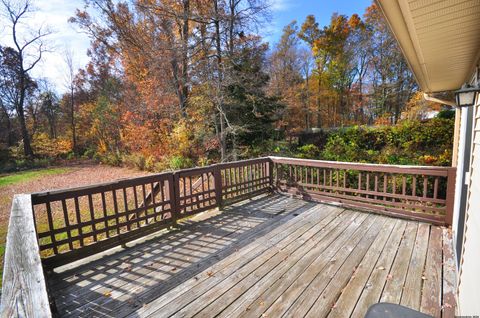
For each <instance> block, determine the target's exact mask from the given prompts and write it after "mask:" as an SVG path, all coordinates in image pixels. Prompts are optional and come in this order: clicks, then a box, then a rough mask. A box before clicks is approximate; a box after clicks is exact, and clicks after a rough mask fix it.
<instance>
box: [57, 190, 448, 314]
mask: <svg viewBox="0 0 480 318" xmlns="http://www.w3.org/2000/svg"><path fill="white" fill-rule="evenodd" d="M451 245H452V244H451V237H450V233H449V232H448V230H446V229H445V228H442V227H437V226H434V225H430V224H427V223H422V222H417V221H406V220H402V219H396V218H391V217H387V216H381V215H377V214H370V213H364V212H357V211H353V210H346V209H342V208H339V207H335V206H331V205H323V204H316V203H311V202H306V201H301V200H298V199H292V198H288V197H285V196H279V195H275V196H267V197H263V198H259V199H256V200H253V201H251V202H248V203H240V204H237V205H234V206H230V207H228V208H226V209H225V210H224V211H223V212H222V213H218V212H207V213H205V214H204V215H199V216H196V217H195V218H193V219H191V220H189V221H185V222H183V223H182V224H181V225H180V227H179V229H178V230H174V231H172V232H169V233H165V234H163V235H161V236H157V237H155V238H151V239H150V240H148V241H146V242H142V243H139V244H136V245H135V246H130V247H127V248H125V249H123V250H121V251H118V252H117V253H114V254H112V255H107V256H104V257H103V258H100V259H97V260H94V261H90V262H86V263H85V264H83V265H79V266H78V267H76V268H74V269H67V270H65V271H64V272H58V273H54V274H50V275H49V277H48V285H49V290H50V292H51V294H52V295H53V298H54V300H55V303H56V307H57V310H58V313H59V315H60V316H84V317H167V316H172V315H173V316H178V317H184V316H185V317H191V316H196V317H213V316H220V317H238V316H245V317H259V316H262V315H263V316H264V317H280V316H287V317H302V316H308V317H326V316H328V317H349V316H352V317H363V316H364V314H365V312H366V310H367V308H368V307H369V306H370V305H371V304H374V303H377V302H379V301H386V302H393V303H400V304H403V305H405V306H407V307H410V308H414V309H417V310H420V311H422V312H425V313H428V314H431V315H433V316H436V317H440V316H442V315H443V317H448V316H450V315H452V316H453V312H454V305H455V303H454V297H453V286H454V281H455V276H454V260H453V255H452V250H451Z"/></svg>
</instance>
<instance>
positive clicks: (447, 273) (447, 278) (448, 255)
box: [442, 229, 457, 318]
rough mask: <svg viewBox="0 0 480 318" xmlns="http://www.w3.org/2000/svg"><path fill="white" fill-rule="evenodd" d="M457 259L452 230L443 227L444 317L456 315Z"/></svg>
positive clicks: (450, 317)
mask: <svg viewBox="0 0 480 318" xmlns="http://www.w3.org/2000/svg"><path fill="white" fill-rule="evenodd" d="M456 285H457V283H456V276H455V259H454V255H453V242H452V231H451V230H450V229H443V297H442V317H444V318H453V317H454V316H455V308H456V300H455V299H456V298H455V286H456Z"/></svg>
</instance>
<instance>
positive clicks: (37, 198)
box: [31, 172, 171, 204]
mask: <svg viewBox="0 0 480 318" xmlns="http://www.w3.org/2000/svg"><path fill="white" fill-rule="evenodd" d="M169 176H171V173H169V172H165V173H158V174H151V175H146V176H141V177H135V178H124V179H119V180H115V181H111V182H102V183H96V184H91V185H88V186H83V187H72V188H66V189H59V190H48V191H43V192H35V193H32V194H31V195H32V203H33V204H39V203H45V202H44V201H45V200H44V199H45V198H47V197H48V198H49V200H52V199H57V200H61V199H65V198H70V197H74V196H81V195H87V194H93V193H97V192H102V191H109V190H113V189H121V188H123V187H132V186H136V185H139V184H142V183H150V182H158V181H160V180H166V179H167V178H168V177H169Z"/></svg>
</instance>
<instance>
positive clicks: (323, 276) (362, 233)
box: [285, 216, 381, 317]
mask: <svg viewBox="0 0 480 318" xmlns="http://www.w3.org/2000/svg"><path fill="white" fill-rule="evenodd" d="M379 218H381V217H379V216H372V217H370V218H369V219H371V220H372V222H371V223H370V224H368V225H365V226H362V227H361V228H360V229H359V231H357V232H355V234H354V235H353V236H352V237H351V238H350V240H349V241H348V242H347V244H345V245H344V246H342V247H341V248H340V249H339V250H338V252H337V253H336V254H335V255H334V256H333V258H332V259H331V260H330V261H329V262H328V265H327V266H326V267H325V268H323V269H322V270H321V272H314V271H309V272H307V273H305V275H304V277H303V278H302V277H301V278H299V279H298V281H299V282H301V283H302V287H303V288H302V289H303V291H302V293H301V294H300V295H299V297H298V298H296V299H295V298H294V297H290V298H289V299H286V300H287V301H288V302H289V303H290V304H291V306H290V307H289V308H288V309H287V311H286V312H285V316H289V317H291V316H296V317H298V316H303V315H305V314H306V313H307V312H308V310H309V309H310V307H311V306H312V305H313V303H314V302H315V300H316V298H317V296H318V295H319V294H320V293H321V292H322V291H323V289H324V288H325V286H326V285H327V284H328V283H329V282H330V280H331V279H332V278H333V276H334V275H335V273H336V272H337V271H338V270H339V268H340V267H341V265H342V264H343V263H344V262H345V260H346V259H347V258H348V256H349V255H350V253H351V252H352V251H353V250H354V249H355V248H356V246H357V245H358V244H359V243H360V244H362V245H363V243H362V242H363V241H364V240H362V239H364V238H366V239H368V240H370V239H372V241H373V235H376V234H377V233H378V232H375V230H377V228H378V227H379V226H378V224H379V222H376V221H377V220H378V219H379ZM371 228H373V229H374V230H371ZM378 230H379V229H378Z"/></svg>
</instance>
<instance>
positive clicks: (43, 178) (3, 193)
mask: <svg viewBox="0 0 480 318" xmlns="http://www.w3.org/2000/svg"><path fill="white" fill-rule="evenodd" d="M145 174H146V173H145V172H141V171H136V170H132V169H127V168H118V167H111V166H105V165H98V164H90V163H82V164H79V165H74V166H68V167H61V168H53V169H52V168H49V169H42V170H35V171H29V172H19V173H15V174H10V175H4V176H1V177H0V260H1V264H0V279H1V277H2V276H1V274H2V271H3V255H4V253H5V238H6V234H7V228H8V219H9V216H10V208H11V203H12V197H13V195H14V194H16V193H32V192H39V191H46V190H55V189H62V188H71V187H78V186H85V185H89V184H94V183H101V182H107V181H113V180H117V179H123V178H130V177H135V176H141V175H145Z"/></svg>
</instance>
